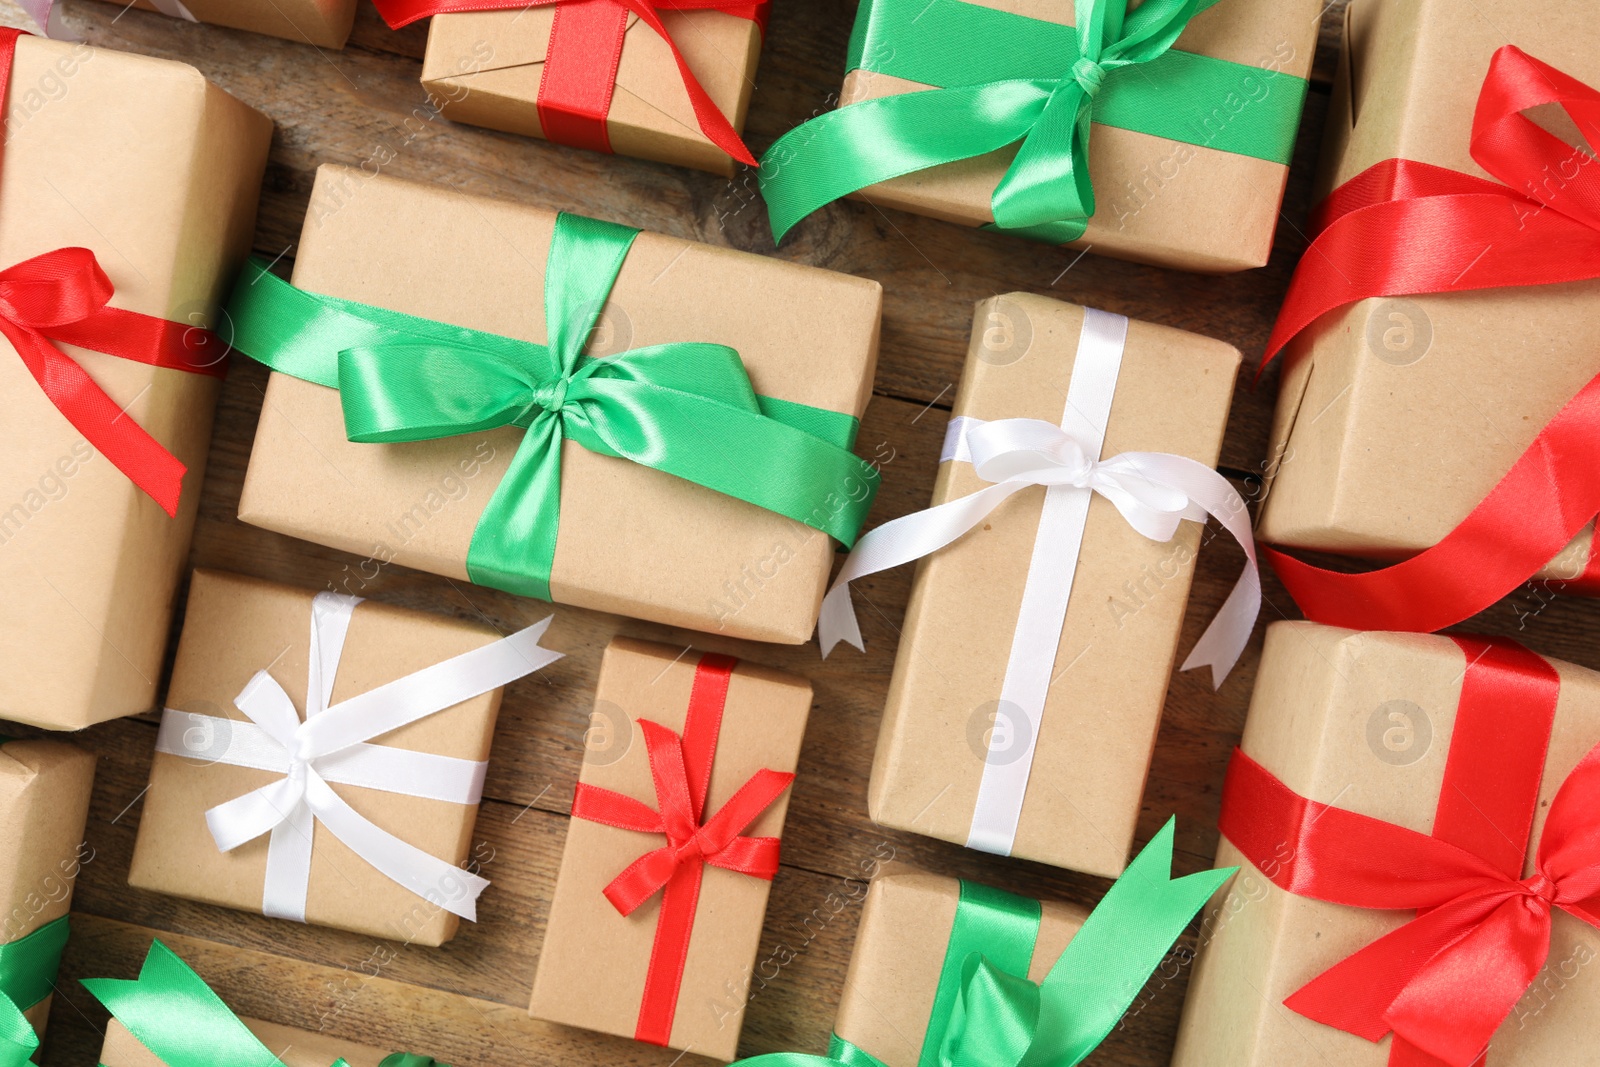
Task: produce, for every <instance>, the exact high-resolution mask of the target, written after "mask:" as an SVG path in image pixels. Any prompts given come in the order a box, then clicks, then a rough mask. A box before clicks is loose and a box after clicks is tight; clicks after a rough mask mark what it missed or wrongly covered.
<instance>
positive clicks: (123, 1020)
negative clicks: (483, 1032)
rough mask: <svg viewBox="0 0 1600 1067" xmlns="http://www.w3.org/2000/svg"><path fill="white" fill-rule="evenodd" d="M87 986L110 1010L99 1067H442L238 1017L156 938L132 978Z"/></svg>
mask: <svg viewBox="0 0 1600 1067" xmlns="http://www.w3.org/2000/svg"><path fill="white" fill-rule="evenodd" d="M84 985H85V986H86V987H88V989H89V991H90V993H92V994H93V995H94V996H95V997H96V998H98V999H99V1000H100V1001H102V1002H103V1003H104V1004H105V1005H106V1007H107V1008H109V1009H110V1010H111V1012H112V1019H111V1022H110V1023H109V1024H108V1025H107V1026H106V1037H105V1042H104V1043H103V1044H102V1045H101V1046H100V1065H101V1067H192V1065H193V1064H194V1063H196V1062H202V1063H209V1062H230V1063H248V1062H255V1063H274V1064H282V1065H283V1067H328V1065H329V1064H330V1063H334V1064H337V1063H344V1064H346V1065H348V1067H446V1065H444V1064H440V1063H438V1062H437V1061H435V1060H432V1059H429V1058H428V1057H426V1056H419V1055H416V1054H413V1053H395V1052H385V1051H384V1050H382V1049H378V1048H373V1047H371V1046H368V1045H360V1044H356V1043H354V1042H350V1041H342V1040H339V1039H336V1038H333V1037H330V1036H329V1035H327V1034H325V1033H321V1032H320V1031H311V1030H299V1029H296V1028H294V1027H290V1026H282V1025H279V1024H277V1023H269V1022H262V1021H260V1020H257V1019H246V1018H241V1017H239V1016H237V1015H235V1014H233V1012H232V1011H231V1010H229V1009H228V1007H227V1006H226V1005H225V1004H224V1003H223V1001H222V1000H221V998H219V997H218V996H217V994H216V993H215V992H214V991H213V990H212V989H211V988H210V987H209V986H207V985H206V983H205V980H204V979H202V978H201V977H200V976H199V975H198V974H196V973H195V972H194V970H193V969H191V968H190V967H189V965H188V964H186V963H184V962H183V960H181V959H179V958H178V956H177V955H176V954H175V953H173V952H172V951H171V950H170V949H168V948H167V947H166V946H165V945H163V944H162V943H161V942H159V941H156V942H154V943H152V944H151V946H150V952H149V954H148V955H147V956H146V958H145V962H144V966H143V968H142V969H141V971H140V974H139V978H138V979H137V980H134V981H128V980H122V979H108V978H90V979H86V980H85V981H84ZM196 1031H199V1032H203V1033H205V1035H206V1038H207V1042H206V1045H205V1047H204V1052H203V1053H197V1052H196V1051H195V1042H194V1036H193V1035H194V1033H195V1032H196ZM197 1057H199V1058H198V1060H197ZM205 1057H210V1058H209V1059H208V1058H205Z"/></svg>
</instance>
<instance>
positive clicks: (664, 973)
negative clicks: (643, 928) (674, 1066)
mask: <svg viewBox="0 0 1600 1067" xmlns="http://www.w3.org/2000/svg"><path fill="white" fill-rule="evenodd" d="M737 662H738V661H737V660H735V659H733V658H732V657H729V656H717V655H712V654H709V653H708V654H706V655H704V656H702V657H701V658H700V662H699V663H698V664H697V665H696V667H695V675H694V686H693V688H692V690H691V691H690V694H689V709H688V713H687V715H686V716H685V718H684V725H683V736H682V737H681V738H680V737H679V736H678V735H677V734H675V733H673V732H672V731H671V730H669V729H667V728H666V727H665V726H661V725H659V724H658V723H654V722H650V721H648V720H645V719H641V720H640V721H639V728H640V730H641V731H643V733H644V741H645V746H646V748H647V749H648V751H649V754H650V774H651V777H652V778H653V779H654V782H655V791H656V803H657V805H658V807H659V809H660V810H659V811H652V810H651V809H650V808H649V807H648V806H647V805H645V804H642V803H640V802H639V801H637V800H634V799H633V798H632V797H628V796H624V795H622V794H621V793H614V792H612V791H611V790H609V789H599V788H596V787H594V786H591V785H585V784H584V783H582V782H579V783H578V788H577V791H576V793H575V795H574V796H573V800H572V815H573V817H574V818H577V819H587V820H589V821H590V822H598V823H603V824H605V825H607V826H615V827H617V828H618V829H622V830H633V831H635V832H638V833H645V834H660V835H662V836H664V837H665V838H666V839H667V843H666V844H665V845H663V846H662V847H661V848H658V849H655V850H653V851H651V852H647V853H645V854H644V855H642V856H640V857H639V858H638V859H637V860H635V861H634V862H633V863H632V864H630V865H629V866H628V868H627V870H625V871H623V872H622V873H621V874H619V875H617V877H616V878H615V879H614V880H613V881H612V882H611V884H610V885H608V886H606V888H605V895H606V899H607V900H609V901H611V904H612V906H613V907H615V908H616V909H617V911H619V912H621V913H622V914H623V915H631V914H633V912H634V911H635V910H636V909H637V908H639V906H640V905H642V904H644V903H645V901H647V900H649V899H650V898H651V897H653V896H655V894H656V893H657V892H660V893H661V894H662V897H661V914H660V916H659V917H658V919H657V920H656V936H655V944H654V945H653V946H652V948H651V950H650V965H649V969H648V970H647V971H646V975H645V986H644V996H643V998H642V999H641V1000H640V1002H639V1021H638V1023H637V1025H636V1027H635V1032H634V1035H633V1036H634V1038H635V1039H636V1040H639V1041H648V1042H650V1043H651V1044H654V1045H666V1044H667V1043H668V1042H669V1040H670V1039H671V1036H672V1020H673V1017H674V1015H675V1014H676V1013H677V1007H678V990H679V988H680V987H681V986H682V984H683V968H684V963H685V961H686V960H687V959H688V954H689V937H690V935H691V933H692V932H693V930H694V918H695V908H696V906H697V905H698V904H699V900H700V882H701V879H702V877H703V875H704V872H705V866H706V864H710V865H711V866H713V867H720V868H722V869H723V870H727V871H733V872H734V873H736V874H747V875H749V876H751V877H752V878H760V879H763V880H765V881H769V882H770V881H771V880H772V878H773V876H774V875H776V874H777V873H778V853H779V847H780V846H779V841H778V839H777V838H775V837H741V836H740V834H742V833H743V832H744V830H745V829H746V828H747V827H748V826H749V825H750V824H751V823H753V822H755V821H756V819H758V818H760V816H761V813H762V812H764V811H765V810H766V809H767V808H768V807H770V806H771V805H772V804H773V803H774V802H775V801H776V800H777V799H778V797H779V796H780V795H782V793H783V791H784V790H785V789H787V788H789V784H790V783H791V782H793V781H794V775H792V774H787V773H782V772H779V771H773V770H765V769H763V770H759V771H757V772H756V773H755V774H753V775H751V776H750V780H749V781H747V782H745V783H744V785H742V786H740V787H739V790H738V791H737V792H736V793H734V794H733V796H732V797H730V798H729V799H728V802H727V803H726V804H724V805H723V806H722V807H721V808H720V809H719V810H718V811H717V813H716V814H715V815H712V816H711V817H710V818H709V819H704V820H703V821H702V817H703V815H704V812H705V803H706V789H707V788H708V786H709V785H710V782H711V765H712V763H713V762H714V761H715V759H716V751H717V736H718V734H719V733H720V732H721V729H722V710H723V706H724V705H725V704H726V703H727V699H728V679H729V678H730V677H731V676H732V674H733V668H734V666H735V664H737Z"/></svg>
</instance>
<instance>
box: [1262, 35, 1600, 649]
mask: <svg viewBox="0 0 1600 1067" xmlns="http://www.w3.org/2000/svg"><path fill="white" fill-rule="evenodd" d="M1545 104H1556V105H1559V106H1560V107H1561V108H1562V109H1563V110H1564V111H1565V112H1566V113H1567V115H1568V116H1570V117H1571V118H1572V120H1573V122H1574V123H1576V124H1577V126H1578V129H1579V130H1580V131H1581V132H1582V134H1583V136H1584V137H1585V138H1586V139H1587V140H1588V142H1589V143H1590V144H1600V92H1596V91H1595V90H1594V89H1592V88H1590V87H1589V86H1587V85H1584V84H1583V83H1582V82H1579V81H1577V80H1576V79H1574V78H1571V77H1569V76H1568V75H1566V74H1563V73H1562V72H1561V71H1559V70H1556V69H1555V68H1554V67H1552V66H1550V65H1549V64H1546V63H1542V62H1540V61H1539V60H1537V59H1534V58H1533V57H1531V56H1529V55H1527V54H1526V53H1524V52H1522V51H1520V50H1519V49H1517V48H1515V47H1512V46H1510V45H1507V46H1505V47H1504V48H1501V49H1500V50H1499V51H1498V52H1496V53H1495V55H1494V59H1493V61H1492V62H1491V63H1490V66H1489V74H1488V76H1487V78H1486V79H1485V81H1484V84H1483V89H1482V92H1481V93H1480V95H1479V98H1478V108H1477V113H1476V115H1475V116H1474V119H1473V127H1472V142H1471V143H1472V156H1473V158H1474V159H1475V160H1477V162H1478V164H1479V165H1480V166H1482V167H1483V168H1484V169H1485V170H1487V171H1488V172H1489V173H1491V174H1493V175H1494V176H1495V177H1496V178H1497V179H1499V181H1498V182H1492V181H1487V180H1485V179H1482V178H1476V177H1473V176H1471V175H1467V174H1460V173H1457V172H1455V171H1450V170H1445V169H1443V168H1440V167H1433V166H1429V165H1426V164H1422V163H1415V162H1412V161H1409V160H1403V159H1395V160H1388V161H1386V162H1384V163H1381V164H1379V165H1377V166H1375V167H1373V168H1372V169H1371V170H1368V171H1366V172H1365V173H1363V174H1361V175H1359V176H1358V177H1356V178H1354V179H1352V180H1351V181H1350V182H1349V183H1347V184H1346V185H1344V186H1342V187H1341V188H1339V189H1338V190H1336V191H1335V192H1334V193H1333V194H1332V195H1331V196H1330V197H1329V198H1328V200H1327V202H1326V203H1325V204H1324V205H1323V206H1322V207H1321V208H1320V209H1319V210H1318V212H1317V216H1316V218H1315V219H1314V225H1315V226H1316V230H1315V231H1314V232H1315V233H1316V237H1315V240H1313V241H1312V244H1311V247H1310V249H1308V250H1307V252H1306V255H1305V256H1304V257H1303V258H1302V259H1301V261H1300V265H1299V266H1298V267H1297V268H1296V270H1295V276H1294V280H1293V282H1292V283H1291V285H1290V289H1289V296H1288V299H1287V301H1286V303H1285V304H1284V307H1283V311H1282V312H1281V313H1280V315H1279V317H1278V322H1277V325H1276V326H1275V328H1274V330H1273V334H1272V339H1271V341H1270V342H1269V345H1268V348H1267V357H1266V359H1267V360H1271V359H1272V358H1273V357H1274V356H1275V355H1277V353H1278V352H1279V351H1281V350H1282V349H1283V347H1284V346H1285V345H1286V344H1288V343H1289V341H1291V340H1292V339H1293V338H1294V337H1296V336H1297V335H1298V334H1299V333H1300V332H1301V331H1303V330H1304V329H1305V328H1306V327H1308V326H1310V325H1311V324H1312V323H1313V322H1315V321H1316V320H1317V319H1319V318H1320V317H1321V316H1323V315H1324V314H1327V313H1328V312H1330V311H1333V310H1336V309H1338V308H1340V307H1344V306H1347V305H1348V304H1350V303H1352V302H1354V301H1357V300H1361V299H1365V298H1367V297H1373V296H1399V295H1413V294H1420V293H1445V292H1462V291H1467V290H1474V289H1489V288H1506V287H1512V286H1524V285H1546V284H1552V283H1556V282H1568V281H1580V280H1587V279H1593V278H1597V277H1600V166H1597V165H1596V163H1595V160H1594V158H1593V157H1592V156H1590V155H1589V154H1588V153H1587V152H1586V151H1584V150H1582V149H1578V148H1574V147H1573V146H1572V145H1569V144H1568V143H1567V142H1565V141H1563V140H1561V139H1560V138H1558V137H1555V136H1554V135H1552V134H1550V133H1547V132H1546V131H1545V130H1544V129H1542V128H1541V127H1539V126H1538V125H1536V124H1535V123H1534V122H1533V121H1532V120H1531V119H1529V118H1528V117H1527V116H1526V115H1524V114H1523V113H1522V112H1524V111H1526V110H1528V109H1529V108H1534V107H1539V106H1541V105H1545ZM1501 183H1504V184H1501ZM1520 190H1527V192H1526V193H1524V192H1522V191H1520ZM1490 249H1492V250H1493V252H1492V254H1488V253H1489V250H1490ZM1263 365H1265V364H1263ZM1597 513H1600V378H1597V379H1596V380H1594V381H1591V382H1589V384H1588V385H1586V386H1585V387H1584V388H1583V390H1582V391H1581V392H1579V393H1578V395H1577V396H1576V397H1574V398H1573V399H1572V401H1571V402H1569V403H1568V404H1567V405H1566V407H1564V408H1563V409H1562V410H1561V412H1560V413H1559V414H1558V415H1557V416H1556V417H1555V419H1554V420H1552V421H1551V422H1550V423H1549V424H1548V425H1547V426H1545V428H1544V429H1543V430H1542V431H1541V432H1540V434H1539V436H1538V437H1537V438H1536V439H1535V440H1534V442H1533V444H1532V445H1530V446H1529V447H1528V450H1527V451H1526V452H1524V453H1523V454H1522V456H1521V457H1520V458H1519V459H1518V460H1517V462H1516V464H1515V465H1514V466H1513V467H1512V468H1511V470H1510V471H1509V472H1508V473H1507V474H1506V476H1505V477H1504V478H1503V479H1501V481H1500V482H1499V484H1497V485H1496V486H1495V488H1494V490H1493V491H1492V492H1491V493H1490V494H1489V495H1488V496H1487V497H1485V498H1484V500H1483V501H1482V502H1481V503H1480V504H1479V505H1478V506H1477V507H1476V508H1474V509H1473V511H1472V512H1471V514H1469V515H1468V516H1467V518H1466V519H1464V520H1463V521H1462V522H1461V524H1460V525H1459V526H1457V527H1456V528H1455V529H1454V530H1452V531H1451V532H1450V533H1449V534H1448V535H1446V537H1445V538H1444V539H1443V540H1442V541H1440V542H1439V543H1438V544H1437V545H1434V546H1433V547H1431V548H1428V549H1426V550H1424V551H1423V552H1421V553H1419V554H1418V555H1416V556H1413V557H1412V558H1410V559H1408V560H1406V561H1404V562H1402V563H1398V564H1395V565H1393V566H1390V567H1385V568H1381V569H1379V570H1375V571H1368V572H1365V573H1360V574H1343V573H1339V572H1335V571H1330V570H1326V569H1324V568H1321V567H1315V566H1312V565H1311V564H1308V563H1304V562H1302V561H1300V560H1298V559H1295V558H1294V557H1292V556H1289V555H1286V554H1284V553H1283V552H1279V551H1274V550H1272V549H1267V550H1266V555H1267V558H1268V559H1269V560H1271V562H1272V564H1273V566H1274V567H1275V568H1276V569H1277V571H1278V573H1279V575H1280V576H1281V577H1282V579H1283V584H1284V586H1285V587H1286V588H1287V589H1288V590H1289V592H1290V594H1291V595H1292V596H1293V597H1294V599H1295V601H1296V602H1297V603H1298V604H1299V605H1300V607H1301V609H1302V610H1303V611H1304V612H1305V614H1306V616H1307V618H1310V619H1313V620H1315V621H1317V622H1323V623H1328V624H1330V625H1334V626H1346V627H1352V628H1355V629H1376V630H1414V631H1433V630H1440V629H1443V628H1445V627H1447V626H1453V625H1455V624H1456V623H1458V622H1461V621H1463V620H1464V619H1467V618H1470V617H1471V616H1473V615H1475V614H1477V613H1478V612H1480V611H1482V610H1484V609H1486V608H1488V607H1490V606H1491V605H1493V604H1494V603H1495V602H1497V601H1498V600H1500V599H1501V598H1502V597H1504V596H1506V595H1507V594H1508V593H1511V592H1512V591H1514V590H1515V589H1516V588H1517V587H1518V586H1520V585H1522V584H1523V583H1524V582H1526V581H1528V580H1529V579H1530V578H1532V577H1533V576H1534V575H1536V574H1537V573H1538V572H1539V570H1540V569H1541V568H1543V567H1544V566H1545V565H1546V564H1548V563H1549V562H1550V561H1551V560H1552V559H1554V558H1556V556H1557V555H1559V554H1560V552H1561V551H1562V549H1564V548H1566V546H1567V545H1568V544H1570V543H1571V541H1572V539H1573V538H1574V537H1576V536H1577V535H1578V533H1579V532H1580V531H1582V530H1583V528H1584V527H1585V526H1587V525H1588V524H1589V523H1590V522H1592V521H1593V520H1594V518H1595V516H1596V514H1597ZM1591 570H1592V567H1591ZM1594 578H1595V576H1594V575H1593V574H1592V573H1591V574H1586V575H1585V576H1584V578H1583V580H1582V581H1580V582H1579V583H1577V584H1578V585H1579V587H1580V588H1582V589H1589V588H1591V587H1592V586H1593V585H1594V584H1595V582H1594ZM1568 584H1571V583H1568Z"/></svg>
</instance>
